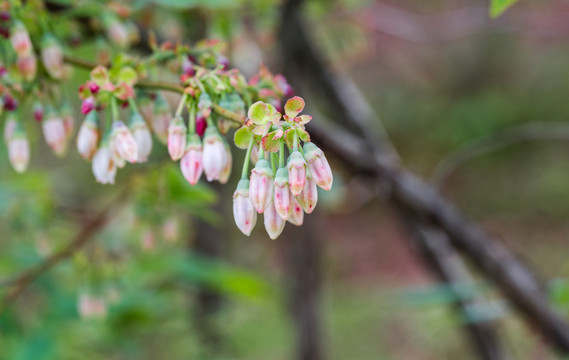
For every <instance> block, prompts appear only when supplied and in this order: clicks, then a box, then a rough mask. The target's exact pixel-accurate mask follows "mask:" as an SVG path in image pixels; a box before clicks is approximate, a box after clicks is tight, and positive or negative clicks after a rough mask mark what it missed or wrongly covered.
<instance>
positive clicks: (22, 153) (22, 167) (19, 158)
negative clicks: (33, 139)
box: [8, 122, 30, 174]
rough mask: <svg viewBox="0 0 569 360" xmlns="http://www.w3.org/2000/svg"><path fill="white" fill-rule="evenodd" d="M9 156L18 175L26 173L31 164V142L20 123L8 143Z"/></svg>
mask: <svg viewBox="0 0 569 360" xmlns="http://www.w3.org/2000/svg"><path fill="white" fill-rule="evenodd" d="M8 156H9V158H10V164H12V167H13V168H14V170H16V172H17V173H19V174H21V173H23V172H24V171H26V169H27V168H28V164H29V163H30V142H29V141H28V137H27V136H26V132H25V130H24V128H23V127H22V125H21V124H20V123H19V122H18V123H17V124H16V128H15V129H14V131H13V133H12V135H11V136H10V140H9V141H8Z"/></svg>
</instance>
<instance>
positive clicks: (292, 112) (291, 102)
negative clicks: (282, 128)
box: [284, 96, 304, 120]
mask: <svg viewBox="0 0 569 360" xmlns="http://www.w3.org/2000/svg"><path fill="white" fill-rule="evenodd" d="M284 110H285V114H286V116H287V117H288V119H289V120H292V119H294V118H295V117H296V116H297V115H298V114H300V112H301V111H302V110H304V100H303V99H302V98H301V97H300V96H295V97H293V98H290V99H288V101H287V102H286V104H285V106H284Z"/></svg>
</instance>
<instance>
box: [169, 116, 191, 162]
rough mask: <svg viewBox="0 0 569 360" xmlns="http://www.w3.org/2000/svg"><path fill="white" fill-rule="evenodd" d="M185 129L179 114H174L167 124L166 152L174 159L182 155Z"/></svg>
mask: <svg viewBox="0 0 569 360" xmlns="http://www.w3.org/2000/svg"><path fill="white" fill-rule="evenodd" d="M187 130H188V129H187V128H186V125H185V124H184V119H183V118H182V117H181V116H176V117H175V118H174V119H173V120H172V121H171V122H170V125H169V126H168V154H170V157H171V158H172V160H174V161H178V160H180V159H181V158H182V156H184V153H185V151H186V138H187Z"/></svg>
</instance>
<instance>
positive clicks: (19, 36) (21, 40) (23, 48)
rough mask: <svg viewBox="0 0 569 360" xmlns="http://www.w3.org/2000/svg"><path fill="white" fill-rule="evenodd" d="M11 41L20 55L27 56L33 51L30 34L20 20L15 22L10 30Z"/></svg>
mask: <svg viewBox="0 0 569 360" xmlns="http://www.w3.org/2000/svg"><path fill="white" fill-rule="evenodd" d="M10 42H12V47H13V48H14V50H15V51H16V54H18V57H25V56H28V55H30V54H31V53H32V40H31V39H30V34H29V33H28V30H27V29H26V27H25V26H24V24H23V23H22V22H20V21H17V22H15V23H14V26H13V27H12V30H11V31H10Z"/></svg>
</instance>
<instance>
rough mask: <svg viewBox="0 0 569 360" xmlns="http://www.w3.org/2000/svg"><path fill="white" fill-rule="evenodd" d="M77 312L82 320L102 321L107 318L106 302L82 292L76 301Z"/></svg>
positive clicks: (99, 297) (102, 298) (101, 298)
mask: <svg viewBox="0 0 569 360" xmlns="http://www.w3.org/2000/svg"><path fill="white" fill-rule="evenodd" d="M77 312H78V313H79V316H80V317H81V318H82V319H85V320H87V319H102V318H105V317H106V316H107V302H106V301H105V299H104V297H103V296H97V295H95V294H92V293H89V292H86V291H84V292H82V293H81V294H80V295H79V299H78V300H77Z"/></svg>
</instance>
